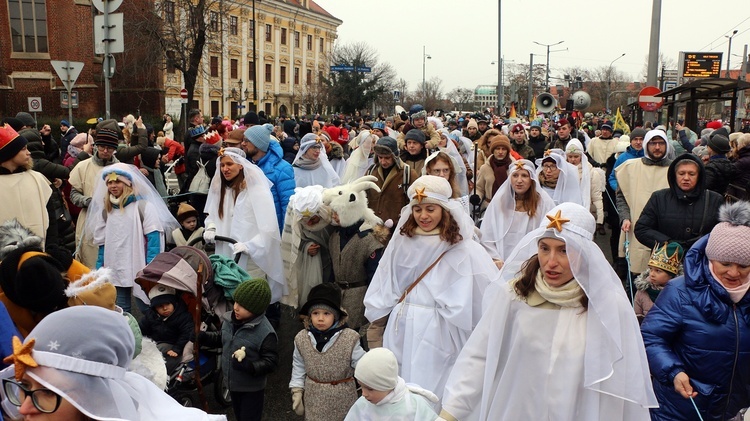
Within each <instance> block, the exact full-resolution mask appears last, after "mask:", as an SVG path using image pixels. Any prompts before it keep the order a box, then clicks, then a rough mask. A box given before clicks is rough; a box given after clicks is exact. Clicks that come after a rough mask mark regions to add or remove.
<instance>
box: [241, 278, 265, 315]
mask: <svg viewBox="0 0 750 421" xmlns="http://www.w3.org/2000/svg"><path fill="white" fill-rule="evenodd" d="M234 301H235V302H236V303H237V304H239V305H241V306H242V307H244V308H245V310H247V311H249V312H251V313H253V315H255V316H257V315H259V314H262V313H263V312H265V311H266V308H267V307H268V305H269V304H271V287H269V286H268V282H267V281H266V280H265V279H260V278H256V279H251V280H249V281H245V282H243V283H241V284H240V285H239V286H238V287H237V289H235V290H234Z"/></svg>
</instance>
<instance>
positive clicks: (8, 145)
mask: <svg viewBox="0 0 750 421" xmlns="http://www.w3.org/2000/svg"><path fill="white" fill-rule="evenodd" d="M28 143H29V141H28V140H26V138H25V137H23V136H19V135H18V133H17V132H16V131H15V130H13V128H12V127H10V126H9V125H8V124H6V125H4V126H2V127H0V162H5V161H9V160H11V159H13V157H14V156H16V155H17V154H18V152H21V149H23V148H24V147H25V146H26V145H27V144H28Z"/></svg>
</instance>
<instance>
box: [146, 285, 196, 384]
mask: <svg viewBox="0 0 750 421" xmlns="http://www.w3.org/2000/svg"><path fill="white" fill-rule="evenodd" d="M148 298H149V300H151V306H150V307H149V308H148V310H146V312H145V313H144V315H143V318H142V319H141V320H140V322H139V323H138V324H139V326H140V328H141V333H142V334H143V335H145V336H148V337H149V338H151V339H153V340H154V341H155V342H156V345H157V347H158V348H159V351H161V353H162V355H163V356H164V359H165V360H166V362H167V372H168V373H172V372H173V371H174V370H175V368H176V367H177V366H178V365H179V364H180V363H181V362H183V363H185V362H189V361H192V360H193V349H192V346H189V344H188V342H190V340H191V339H192V336H193V319H192V318H191V317H190V313H188V309H187V306H186V305H185V303H184V302H183V301H182V300H179V299H177V295H176V291H175V289H174V288H171V287H168V286H164V285H157V286H156V287H154V288H151V291H149V293H148Z"/></svg>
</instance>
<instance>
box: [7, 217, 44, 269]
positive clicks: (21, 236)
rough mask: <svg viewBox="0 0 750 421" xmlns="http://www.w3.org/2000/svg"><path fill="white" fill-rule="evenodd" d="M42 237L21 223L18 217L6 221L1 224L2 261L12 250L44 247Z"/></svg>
mask: <svg viewBox="0 0 750 421" xmlns="http://www.w3.org/2000/svg"><path fill="white" fill-rule="evenodd" d="M42 243H43V240H42V237H39V236H38V235H36V234H34V233H33V232H31V230H29V229H28V228H26V227H24V226H23V225H21V223H20V222H18V220H17V219H15V218H14V219H11V220H9V221H5V222H4V223H3V224H1V225H0V261H2V260H3V258H5V256H6V255H7V254H8V253H10V252H11V251H13V250H15V249H17V248H19V247H22V248H28V247H32V248H40V249H41V248H42Z"/></svg>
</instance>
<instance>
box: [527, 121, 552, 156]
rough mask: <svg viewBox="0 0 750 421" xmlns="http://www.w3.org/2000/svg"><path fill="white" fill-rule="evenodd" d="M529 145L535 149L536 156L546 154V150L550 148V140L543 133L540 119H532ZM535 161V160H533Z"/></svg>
mask: <svg viewBox="0 0 750 421" xmlns="http://www.w3.org/2000/svg"><path fill="white" fill-rule="evenodd" d="M528 144H529V147H531V149H532V150H533V151H534V156H535V157H537V156H538V157H542V156H544V151H546V150H547V149H549V140H547V138H546V137H545V136H544V135H543V134H542V126H541V125H540V124H539V122H538V121H532V122H531V127H530V128H529V142H528ZM532 162H533V160H532Z"/></svg>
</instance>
